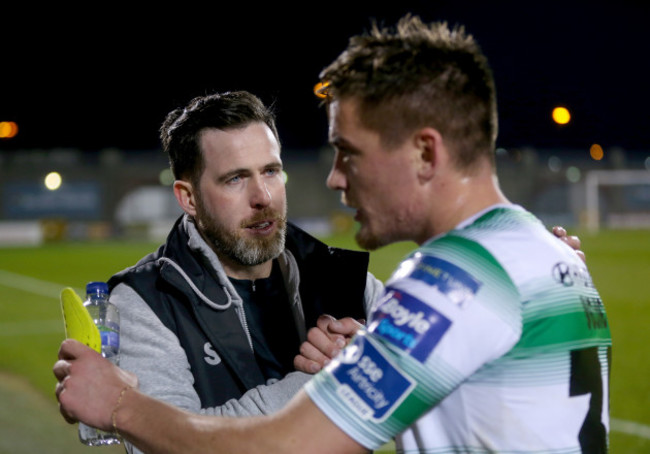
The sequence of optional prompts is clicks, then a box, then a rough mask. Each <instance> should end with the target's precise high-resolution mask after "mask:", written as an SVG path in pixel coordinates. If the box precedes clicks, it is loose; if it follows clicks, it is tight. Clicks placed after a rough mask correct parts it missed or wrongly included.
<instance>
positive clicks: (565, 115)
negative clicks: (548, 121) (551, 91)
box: [553, 107, 571, 125]
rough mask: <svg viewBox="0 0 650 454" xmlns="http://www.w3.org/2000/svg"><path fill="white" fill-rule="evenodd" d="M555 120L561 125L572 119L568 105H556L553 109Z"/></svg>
mask: <svg viewBox="0 0 650 454" xmlns="http://www.w3.org/2000/svg"><path fill="white" fill-rule="evenodd" d="M553 121H554V122H556V123H557V124H559V125H565V124H567V123H568V122H569V121H571V113H569V109H567V108H566V107H556V108H555V109H553Z"/></svg>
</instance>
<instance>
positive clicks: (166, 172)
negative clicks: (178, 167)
mask: <svg viewBox="0 0 650 454" xmlns="http://www.w3.org/2000/svg"><path fill="white" fill-rule="evenodd" d="M158 181H160V184H162V185H163V186H171V185H172V184H174V173H173V172H172V170H171V169H163V170H162V171H161V172H160V175H158Z"/></svg>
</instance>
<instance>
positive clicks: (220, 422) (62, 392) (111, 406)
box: [54, 340, 367, 454]
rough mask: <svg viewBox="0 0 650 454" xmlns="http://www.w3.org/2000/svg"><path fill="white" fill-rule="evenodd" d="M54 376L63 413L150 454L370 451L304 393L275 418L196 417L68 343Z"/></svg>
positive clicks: (73, 344) (61, 353)
mask: <svg viewBox="0 0 650 454" xmlns="http://www.w3.org/2000/svg"><path fill="white" fill-rule="evenodd" d="M59 358H60V359H59V361H57V363H56V364H55V366H54V374H55V376H56V377H57V379H58V380H59V383H58V384H57V389H56V394H57V398H58V400H59V404H60V411H61V413H62V415H63V416H64V418H65V419H66V420H67V421H68V422H75V421H78V420H81V421H84V422H85V423H87V424H89V425H92V426H95V427H98V428H100V429H103V430H108V431H112V430H113V429H114V428H116V429H117V430H118V432H119V433H120V434H121V435H122V436H123V437H124V438H125V439H127V440H129V441H130V442H132V443H133V444H134V445H136V446H138V447H140V448H141V449H142V450H143V451H145V452H151V453H190V454H191V453H206V452H213V453H220V452H223V453H230V452H242V453H243V452H260V453H276V452H277V453H294V452H295V453H303V452H310V453H316V454H318V453H328V452H337V453H343V454H345V453H361V452H366V451H367V450H366V449H365V448H364V447H362V446H361V445H359V444H358V443H357V442H355V441H353V440H352V439H351V438H350V437H348V436H347V435H346V434H345V433H344V432H342V431H341V430H340V429H339V428H338V427H337V426H336V425H334V424H333V423H332V422H331V421H330V420H329V419H328V418H327V417H326V416H325V415H324V414H323V413H322V412H321V411H320V410H319V409H318V408H317V407H316V406H315V405H314V404H313V403H312V401H311V400H310V399H309V398H308V397H307V396H306V394H305V393H304V392H300V393H299V394H298V395H297V396H296V397H295V398H294V399H293V400H292V401H291V403H290V404H289V405H288V406H287V407H285V408H284V409H283V410H281V411H280V412H278V413H276V414H275V415H273V416H269V417H254V418H239V419H234V418H233V419H229V418H220V417H212V416H204V415H196V414H193V413H189V412H186V411H184V410H181V409H178V408H176V407H173V406H171V405H168V404H166V403H164V402H161V401H158V400H155V399H153V398H151V397H149V396H147V395H145V394H143V393H141V392H139V391H138V390H137V379H136V378H135V376H134V375H133V374H130V373H128V372H126V371H124V370H122V369H120V368H118V367H116V366H114V365H113V364H111V363H110V362H108V361H107V360H105V359H104V358H102V357H101V356H100V355H99V354H98V353H96V352H94V351H93V350H91V349H89V348H88V347H86V346H84V345H83V344H81V343H79V342H77V341H74V340H66V341H64V342H63V343H62V345H61V349H60V351H59Z"/></svg>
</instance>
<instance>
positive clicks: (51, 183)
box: [45, 172, 63, 191]
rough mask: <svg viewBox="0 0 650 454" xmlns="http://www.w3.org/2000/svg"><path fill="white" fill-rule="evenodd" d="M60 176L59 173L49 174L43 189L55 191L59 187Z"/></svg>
mask: <svg viewBox="0 0 650 454" xmlns="http://www.w3.org/2000/svg"><path fill="white" fill-rule="evenodd" d="M62 181H63V180H62V179H61V174H59V172H50V173H48V174H47V176H46V177H45V187H46V188H47V189H49V190H50V191H56V190H57V189H59V188H60V187H61V182H62Z"/></svg>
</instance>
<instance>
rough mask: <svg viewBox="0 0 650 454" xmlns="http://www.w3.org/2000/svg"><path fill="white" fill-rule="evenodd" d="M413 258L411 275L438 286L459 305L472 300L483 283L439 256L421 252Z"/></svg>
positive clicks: (439, 289)
mask: <svg viewBox="0 0 650 454" xmlns="http://www.w3.org/2000/svg"><path fill="white" fill-rule="evenodd" d="M413 260H415V263H414V266H413V269H412V270H411V272H410V275H409V277H410V278H411V279H417V280H419V281H422V282H425V283H427V284H428V285H430V286H432V287H436V288H437V289H438V291H439V292H440V293H442V294H444V295H446V296H447V298H449V299H450V300H451V301H452V302H453V303H454V304H457V305H458V306H461V307H462V306H463V305H464V304H465V303H466V302H467V301H469V300H471V299H472V298H473V297H474V295H476V292H477V291H478V289H479V288H480V287H481V285H482V283H481V282H480V281H478V280H477V279H476V278H474V276H472V275H471V274H469V273H468V272H467V271H465V270H464V269H462V268H460V267H458V266H456V265H454V264H453V263H450V262H448V261H446V260H442V259H440V258H438V257H432V256H430V255H422V254H420V255H418V256H416V257H415V258H414V259H413Z"/></svg>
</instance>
